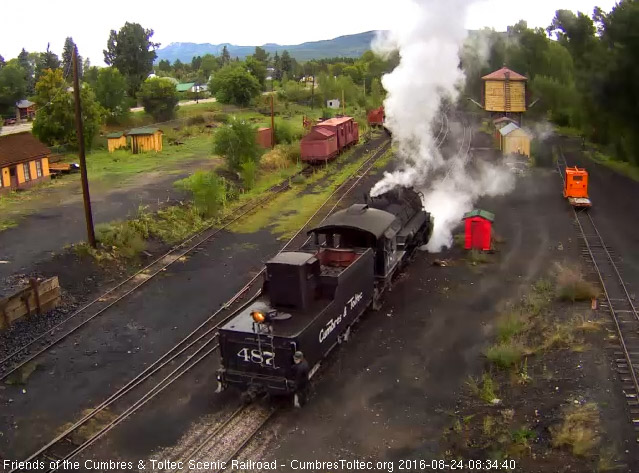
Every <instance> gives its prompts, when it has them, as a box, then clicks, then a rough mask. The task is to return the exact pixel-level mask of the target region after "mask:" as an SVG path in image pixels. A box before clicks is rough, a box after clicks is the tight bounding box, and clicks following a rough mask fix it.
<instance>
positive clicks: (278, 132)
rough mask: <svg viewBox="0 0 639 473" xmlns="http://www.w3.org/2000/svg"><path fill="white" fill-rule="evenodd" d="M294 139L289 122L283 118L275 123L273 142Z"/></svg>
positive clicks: (289, 141)
mask: <svg viewBox="0 0 639 473" xmlns="http://www.w3.org/2000/svg"><path fill="white" fill-rule="evenodd" d="M294 139H295V137H294V135H293V128H292V127H291V124H290V123H288V122H285V121H283V120H279V121H278V122H276V123H275V143H277V144H283V143H292V142H293V140H294Z"/></svg>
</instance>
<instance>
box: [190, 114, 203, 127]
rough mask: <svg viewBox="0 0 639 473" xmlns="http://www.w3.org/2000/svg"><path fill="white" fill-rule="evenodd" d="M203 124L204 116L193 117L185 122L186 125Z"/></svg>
mask: <svg viewBox="0 0 639 473" xmlns="http://www.w3.org/2000/svg"><path fill="white" fill-rule="evenodd" d="M204 123H206V119H205V118H204V115H195V116H193V117H189V118H188V119H187V120H186V124H187V125H204Z"/></svg>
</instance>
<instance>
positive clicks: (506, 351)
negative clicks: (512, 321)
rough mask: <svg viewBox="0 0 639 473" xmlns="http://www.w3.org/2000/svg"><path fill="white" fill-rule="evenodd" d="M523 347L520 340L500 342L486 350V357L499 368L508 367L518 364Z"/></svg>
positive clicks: (522, 353) (522, 354) (523, 351)
mask: <svg viewBox="0 0 639 473" xmlns="http://www.w3.org/2000/svg"><path fill="white" fill-rule="evenodd" d="M524 353H525V349H524V346H523V345H522V344H521V343H520V342H516V341H512V340H511V341H508V342H500V343H498V344H496V345H493V346H491V347H489V348H488V350H486V358H488V359H489V360H490V361H491V362H492V363H494V364H495V365H497V366H498V367H500V368H510V367H512V366H515V365H517V364H519V362H520V361H521V359H522V357H523V356H524Z"/></svg>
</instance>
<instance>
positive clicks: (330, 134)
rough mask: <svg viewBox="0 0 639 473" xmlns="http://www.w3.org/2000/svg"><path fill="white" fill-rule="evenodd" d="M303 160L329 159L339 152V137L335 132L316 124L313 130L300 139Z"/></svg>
mask: <svg viewBox="0 0 639 473" xmlns="http://www.w3.org/2000/svg"><path fill="white" fill-rule="evenodd" d="M300 147H301V150H302V161H310V162H316V161H328V160H329V159H331V158H333V157H334V156H336V155H337V154H338V148H337V137H336V135H335V132H334V131H332V130H330V129H328V128H322V127H320V126H315V127H313V129H312V130H311V132H310V133H309V134H308V135H306V136H305V137H304V138H302V140H301V141H300Z"/></svg>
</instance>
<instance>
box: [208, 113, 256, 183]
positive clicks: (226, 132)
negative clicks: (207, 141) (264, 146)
mask: <svg viewBox="0 0 639 473" xmlns="http://www.w3.org/2000/svg"><path fill="white" fill-rule="evenodd" d="M256 137H257V129H256V128H255V127H254V126H253V125H251V124H250V123H249V122H246V121H244V120H238V119H236V118H234V119H233V120H231V122H230V123H229V124H228V125H226V126H223V127H221V128H218V129H217V131H216V132H215V136H214V138H213V152H214V153H215V154H217V155H218V156H223V157H224V159H225V160H226V164H227V166H228V167H229V169H231V170H233V171H239V170H240V169H241V165H242V164H243V163H245V162H248V161H258V160H259V157H260V149H259V147H258V144H257V140H256Z"/></svg>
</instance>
